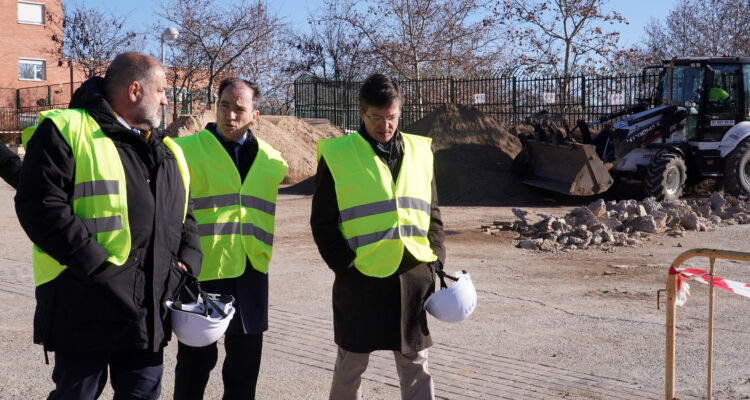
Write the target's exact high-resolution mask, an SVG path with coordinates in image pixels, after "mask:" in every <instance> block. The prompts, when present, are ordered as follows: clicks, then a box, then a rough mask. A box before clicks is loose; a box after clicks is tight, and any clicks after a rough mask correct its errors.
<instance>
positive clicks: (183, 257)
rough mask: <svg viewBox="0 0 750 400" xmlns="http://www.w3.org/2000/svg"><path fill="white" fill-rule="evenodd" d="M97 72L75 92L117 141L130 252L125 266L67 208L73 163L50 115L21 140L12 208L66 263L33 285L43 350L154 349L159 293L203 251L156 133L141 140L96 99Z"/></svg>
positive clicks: (161, 315)
mask: <svg viewBox="0 0 750 400" xmlns="http://www.w3.org/2000/svg"><path fill="white" fill-rule="evenodd" d="M102 88H103V79H102V78H92V79H89V80H88V81H86V82H85V83H84V84H83V85H82V86H81V88H79V89H78V90H76V92H75V93H74V96H73V99H72V100H71V108H84V109H86V110H87V111H88V112H89V114H90V115H91V116H92V118H94V120H96V121H97V123H98V124H99V125H100V127H101V128H102V131H103V132H104V133H105V134H106V135H107V136H109V137H110V138H111V139H112V140H113V141H114V143H115V147H116V148H117V152H118V154H119V156H120V160H121V161H122V165H123V168H124V170H125V180H126V191H127V204H128V218H129V222H130V236H131V243H132V245H131V251H130V255H129V257H128V259H127V261H126V262H125V264H124V265H122V266H114V265H112V264H110V263H108V262H106V261H105V260H106V259H107V257H108V256H109V254H108V253H107V251H106V250H105V249H104V248H103V247H102V246H101V245H100V244H99V243H98V242H96V240H94V238H93V237H92V236H91V235H90V234H89V232H88V231H87V230H86V228H85V226H84V225H83V223H82V221H81V220H80V219H79V218H78V217H77V216H76V215H75V214H73V211H72V208H71V206H70V203H71V197H72V195H73V186H74V171H75V160H74V158H73V155H72V152H71V149H70V147H69V146H68V144H67V143H66V142H65V140H64V139H63V138H62V136H61V134H60V132H59V130H58V129H57V127H56V126H55V125H54V123H53V122H52V121H50V120H45V121H43V122H42V123H41V124H40V125H39V127H38V128H37V130H36V132H35V133H34V135H33V136H32V138H31V140H29V142H28V143H27V151H26V156H25V159H24V163H23V168H22V171H21V182H20V184H19V187H18V192H17V194H16V199H15V200H16V213H17V214H18V219H19V221H20V223H21V226H22V227H23V229H24V230H25V231H26V233H27V234H28V236H29V238H30V239H31V240H32V241H33V242H34V243H35V244H36V245H37V246H39V247H40V248H41V249H43V250H44V251H45V252H47V253H48V254H49V255H50V256H52V257H53V258H54V259H56V260H57V261H58V262H60V263H61V264H63V265H66V266H67V268H66V269H65V270H64V271H63V272H62V273H61V274H60V275H59V276H58V277H57V278H55V279H53V280H52V281H50V282H48V283H45V284H42V285H40V286H38V287H37V288H36V300H37V304H36V311H35V314H34V342H35V343H42V344H44V346H45V349H47V350H55V349H66V350H92V351H93V350H100V351H110V350H149V351H157V350H158V349H160V348H161V347H162V346H165V345H166V343H167V341H168V340H169V339H170V337H171V326H170V324H169V319H168V313H167V311H168V310H167V307H166V305H165V304H164V302H165V300H167V299H170V298H172V296H173V294H174V292H175V291H176V289H177V287H178V284H179V282H180V278H181V277H182V273H181V272H180V270H179V268H178V267H177V261H178V260H180V261H182V262H183V263H185V264H186V265H187V266H188V268H189V273H190V274H191V275H193V276H197V275H198V274H199V272H200V265H201V260H202V255H201V252H200V241H199V236H198V231H197V226H196V223H195V220H194V219H193V215H192V207H189V210H188V215H187V217H186V218H185V222H184V224H183V221H182V219H183V212H184V203H183V201H184V193H185V189H184V185H183V181H182V178H181V176H180V172H179V169H178V167H177V163H176V159H175V157H174V155H173V154H172V152H171V151H170V150H169V149H168V148H167V147H166V145H164V143H163V142H162V139H163V137H162V136H161V135H160V134H159V133H157V132H153V133H152V134H151V135H150V137H149V139H148V141H146V140H145V139H144V137H143V136H142V135H139V134H138V133H136V132H133V131H131V130H129V129H127V128H125V127H124V126H123V125H121V124H120V123H119V122H118V121H117V119H116V117H115V116H114V112H113V111H112V109H111V107H110V106H109V104H108V103H107V101H106V100H105V98H104V97H103V95H102V93H103V90H102Z"/></svg>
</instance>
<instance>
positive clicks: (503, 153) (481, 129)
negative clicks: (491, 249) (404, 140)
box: [403, 104, 534, 205]
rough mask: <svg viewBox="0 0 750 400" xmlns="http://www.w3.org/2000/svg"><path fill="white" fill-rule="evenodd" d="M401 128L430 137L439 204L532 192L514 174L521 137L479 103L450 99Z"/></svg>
mask: <svg viewBox="0 0 750 400" xmlns="http://www.w3.org/2000/svg"><path fill="white" fill-rule="evenodd" d="M403 131H404V132H409V133H414V134H419V135H424V136H429V137H431V138H432V146H433V150H434V152H435V178H436V181H437V187H438V199H439V201H440V204H443V205H502V204H509V203H513V202H515V201H517V200H518V199H519V197H522V198H528V197H530V196H531V197H533V196H534V195H533V194H530V193H529V191H528V189H527V188H526V187H525V185H523V184H521V183H520V182H518V181H517V180H516V179H515V178H514V177H512V176H511V174H510V165H511V162H512V161H513V158H514V157H515V156H516V154H518V152H519V151H521V143H520V141H519V140H518V138H517V137H516V136H515V135H514V134H512V133H511V132H510V130H509V128H508V127H507V126H506V125H505V124H503V123H501V122H499V121H498V120H496V119H494V118H492V117H490V116H488V115H486V114H484V113H483V112H481V111H480V110H478V109H476V108H473V107H469V106H464V105H459V104H447V105H444V106H441V107H439V108H438V109H436V110H435V111H434V112H432V113H430V114H429V115H427V116H425V117H424V118H422V119H420V120H418V121H415V122H414V123H412V124H411V125H409V126H407V127H405V128H404V129H403Z"/></svg>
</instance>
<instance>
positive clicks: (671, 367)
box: [657, 249, 750, 400]
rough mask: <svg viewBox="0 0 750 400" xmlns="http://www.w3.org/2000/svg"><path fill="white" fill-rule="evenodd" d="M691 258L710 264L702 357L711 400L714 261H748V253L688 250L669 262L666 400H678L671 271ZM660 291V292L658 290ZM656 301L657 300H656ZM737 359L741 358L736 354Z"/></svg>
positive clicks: (673, 277)
mask: <svg viewBox="0 0 750 400" xmlns="http://www.w3.org/2000/svg"><path fill="white" fill-rule="evenodd" d="M693 257H706V258H708V261H709V265H710V267H709V268H710V270H709V271H710V272H709V275H708V279H709V280H708V285H709V291H708V296H709V297H708V339H707V341H706V344H707V346H708V354H707V356H706V368H707V372H706V397H705V398H706V399H707V400H711V398H712V397H711V396H712V394H711V381H712V379H713V372H712V368H713V345H714V344H713V332H714V286H715V285H716V283H715V282H714V278H715V277H716V275H715V272H716V259H717V258H718V259H724V260H735V261H746V262H747V261H750V253H747V252H739V251H729V250H718V249H692V250H687V251H685V252H683V253H681V254H680V255H678V256H677V258H675V259H674V261H672V266H671V267H670V273H669V274H668V275H667V288H666V291H667V313H666V314H667V315H666V317H667V318H666V327H667V331H666V355H665V363H664V365H665V368H664V369H665V374H664V375H665V376H664V383H665V384H664V398H665V399H666V400H678V398H677V397H675V343H676V336H677V335H676V332H677V331H676V326H677V307H676V298H677V292H678V289H677V282H678V279H677V275H675V274H673V273H672V270H676V269H679V268H680V266H681V265H682V263H684V262H685V261H687V260H689V259H690V258H693ZM662 290H664V289H662ZM657 301H658V297H657ZM740 357H741V355H740Z"/></svg>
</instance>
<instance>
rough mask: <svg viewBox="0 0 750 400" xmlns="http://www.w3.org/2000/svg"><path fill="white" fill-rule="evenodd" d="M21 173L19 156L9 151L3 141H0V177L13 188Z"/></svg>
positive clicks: (16, 185) (16, 184) (16, 186)
mask: <svg viewBox="0 0 750 400" xmlns="http://www.w3.org/2000/svg"><path fill="white" fill-rule="evenodd" d="M20 174H21V158H20V157H18V154H16V153H14V152H13V151H11V149H9V148H8V146H6V145H5V143H0V178H3V180H5V182H8V184H9V185H10V186H13V189H16V188H18V176H19V175H20Z"/></svg>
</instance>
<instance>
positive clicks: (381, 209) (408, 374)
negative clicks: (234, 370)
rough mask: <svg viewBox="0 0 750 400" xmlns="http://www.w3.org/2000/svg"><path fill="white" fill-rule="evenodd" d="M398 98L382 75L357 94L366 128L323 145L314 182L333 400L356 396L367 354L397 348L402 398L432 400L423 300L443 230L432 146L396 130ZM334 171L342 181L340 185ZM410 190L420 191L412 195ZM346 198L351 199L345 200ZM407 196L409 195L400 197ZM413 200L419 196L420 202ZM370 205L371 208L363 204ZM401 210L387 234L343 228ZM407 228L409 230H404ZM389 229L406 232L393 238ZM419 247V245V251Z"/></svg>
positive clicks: (314, 217)
mask: <svg viewBox="0 0 750 400" xmlns="http://www.w3.org/2000/svg"><path fill="white" fill-rule="evenodd" d="M401 101H402V96H401V91H400V89H399V87H398V84H397V83H396V82H395V81H393V80H392V79H391V78H389V77H386V76H384V75H381V74H374V75H371V76H370V77H368V78H367V79H366V80H365V82H364V83H363V85H362V88H361V89H360V95H359V103H360V106H359V113H360V118H361V119H362V121H363V123H362V125H361V126H360V129H359V132H356V133H353V134H351V135H349V136H348V137H341V138H334V139H326V140H327V141H328V142H327V143H335V142H338V143H342V142H343V141H347V142H348V143H349V144H350V147H346V148H342V147H335V148H333V147H330V146H328V148H329V149H331V150H330V151H328V152H327V151H326V147H327V146H326V144H325V143H321V142H318V150H319V154H320V155H321V157H320V159H319V161H318V170H317V174H316V176H315V193H314V195H313V201H312V213H311V217H310V225H311V227H312V233H313V238H314V239H315V243H316V244H317V246H318V250H319V252H320V255H321V256H322V257H323V260H324V261H325V262H326V263H327V264H328V267H329V268H331V269H332V270H333V271H334V273H335V274H336V279H335V281H334V283H333V295H332V297H333V325H334V340H335V342H336V344H337V345H338V346H339V348H338V355H337V359H336V365H335V369H334V376H333V383H332V385H331V392H330V398H331V399H336V400H338V399H359V397H360V388H359V386H360V381H361V376H362V373H364V371H365V369H366V368H367V363H368V359H369V353H370V352H372V351H375V350H392V351H393V354H394V357H395V360H396V367H397V369H398V373H399V378H400V382H401V396H402V398H404V399H431V398H434V385H433V383H432V378H431V376H430V374H429V372H428V370H427V348H428V347H430V346H431V345H432V340H431V338H430V332H429V329H428V328H427V317H426V313H425V309H424V301H425V299H427V297H428V296H429V295H430V294H431V293H433V291H434V285H435V275H434V274H435V269H434V268H435V265H434V263H438V262H442V260H444V259H445V250H444V248H443V237H444V233H443V223H442V219H441V217H440V209H439V207H438V203H437V191H436V189H435V181H434V179H433V177H432V169H433V166H432V151H431V149H430V146H429V139H427V138H420V137H417V136H415V135H408V134H403V133H402V132H399V130H398V119H399V117H400V112H401ZM350 139H353V140H350ZM324 141H325V140H324ZM324 141H322V142H324ZM407 143H408V146H407ZM332 149H335V150H337V151H333V150H332ZM341 150H344V151H341ZM349 150H351V151H349ZM407 150H408V151H407ZM327 155H329V156H335V157H332V158H335V159H336V161H335V165H336V166H335V167H334V166H333V165H331V163H332V162H333V161H332V160H329V159H326V156H327ZM373 160H374V162H373ZM334 168H336V170H334ZM384 168H385V169H384ZM386 171H387V172H386ZM335 172H338V174H339V178H341V179H340V180H341V182H339V181H338V180H336V178H335V177H336V173H335ZM404 176H405V178H408V182H409V184H408V185H407V184H405V183H404V182H405V181H403V180H402V179H401V178H402V177H404ZM373 177H374V178H373ZM360 181H361V182H371V183H370V184H371V186H369V187H367V185H368V183H364V184H362V183H358V182H360ZM353 185H354V186H353ZM357 185H359V186H357ZM363 185H364V186H363ZM407 186H412V187H407ZM413 186H418V187H419V188H420V189H419V190H417V191H414V190H415V189H414V188H413ZM352 187H354V189H352ZM387 187H393V188H394V189H392V190H391V191H390V192H389V191H388V190H386V189H382V188H387ZM381 189H382V190H383V191H385V192H388V193H390V197H388V199H387V200H382V199H380V198H374V199H373V198H370V193H371V192H375V191H380V190H381ZM347 191H348V192H352V193H351V194H350V195H349V196H347ZM410 191H411V192H410ZM394 192H395V193H394ZM402 193H406V194H407V196H405V197H401V196H402ZM409 194H412V195H413V194H417V195H418V198H414V197H409V196H408V195H409ZM347 197H348V198H349V199H351V198H361V199H364V200H359V201H360V203H359V204H357V205H356V206H354V207H345V206H341V205H340V200H341V199H346V198H347ZM368 201H369V202H370V203H369V204H362V203H364V202H368ZM395 204H398V206H399V209H409V210H408V211H403V210H399V211H398V214H399V217H398V219H399V222H398V226H387V227H390V229H387V230H385V231H378V232H373V233H370V234H367V235H362V236H359V237H350V238H346V237H345V235H344V233H343V231H342V230H343V229H344V228H343V227H344V224H360V227H359V229H360V230H362V229H364V230H365V231H367V229H369V227H370V226H373V225H374V224H378V222H377V221H375V218H376V216H379V217H378V218H380V219H381V220H382V219H383V218H386V219H387V218H393V216H392V213H394V212H396V211H395V210H394V209H391V208H389V207H393V208H395ZM342 208H344V210H343V211H344V212H342ZM416 208H418V210H417V209H416ZM402 211H403V212H404V213H405V214H411V215H417V214H419V215H420V216H419V217H417V219H419V220H421V221H423V222H422V224H423V225H424V226H415V225H409V223H411V222H414V220H409V219H408V218H407V219H404V218H403V215H402V214H401V213H402ZM358 213H359V215H357V214H358ZM358 221H361V222H358ZM368 221H369V222H368ZM417 225H419V224H417ZM350 226H351V225H350ZM409 228H416V229H409ZM407 230H409V231H410V232H409V233H406V232H407ZM388 232H400V233H399V234H398V235H396V236H394V235H393V234H392V233H388ZM389 234H390V235H391V237H381V238H380V239H379V240H376V241H374V242H371V243H370V244H369V245H375V246H378V245H379V244H378V242H379V243H381V244H383V246H382V247H380V248H378V250H372V251H368V250H364V248H365V247H367V245H365V246H362V244H363V242H365V241H367V240H370V239H367V237H369V238H372V237H377V236H378V235H381V236H386V235H389ZM414 237H417V239H415V238H414ZM393 239H398V240H399V241H401V242H403V243H404V245H403V246H401V250H400V253H398V251H399V250H393V249H394V246H393V245H391V244H388V243H385V242H390V243H393ZM416 241H419V243H421V245H415V243H416ZM357 243H358V244H357ZM407 243H408V245H407ZM353 244H354V245H353ZM357 246H360V247H357ZM396 247H398V246H396ZM410 248H411V249H412V250H414V252H415V253H417V254H413V251H412V250H410ZM383 249H390V250H383ZM383 251H393V252H395V253H397V254H392V255H388V256H387V257H388V258H389V259H391V260H394V261H393V262H392V264H390V265H383V263H382V262H380V261H378V259H382V258H384V257H386V256H385V255H383V254H382V253H383ZM368 254H369V255H368ZM372 260H374V261H372ZM368 263H370V264H376V265H378V268H379V270H378V269H375V270H372V269H368V268H367V267H366V265H367V264H368ZM378 263H380V264H378ZM363 271H364V272H363ZM383 271H385V272H384V273H380V272H383ZM391 271H393V272H391ZM365 272H366V273H365ZM389 272H390V273H389ZM374 275H380V276H374ZM383 275H385V276H383Z"/></svg>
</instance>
